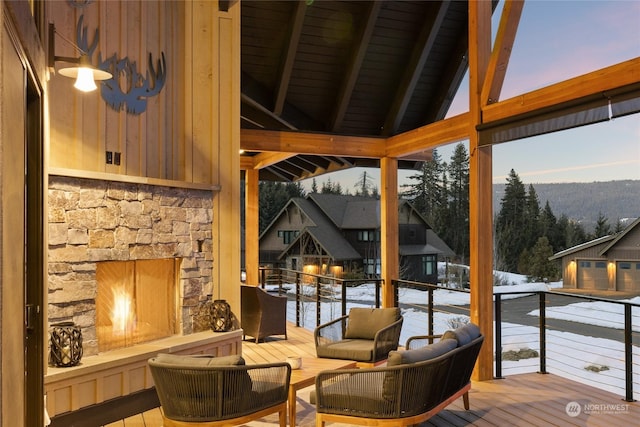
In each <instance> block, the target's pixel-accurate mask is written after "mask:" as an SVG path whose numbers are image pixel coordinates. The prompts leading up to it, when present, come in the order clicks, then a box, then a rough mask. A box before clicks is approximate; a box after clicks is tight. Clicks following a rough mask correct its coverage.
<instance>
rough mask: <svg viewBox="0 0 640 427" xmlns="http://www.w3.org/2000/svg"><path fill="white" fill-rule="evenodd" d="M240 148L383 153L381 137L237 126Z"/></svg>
mask: <svg viewBox="0 0 640 427" xmlns="http://www.w3.org/2000/svg"><path fill="white" fill-rule="evenodd" d="M240 148H241V149H242V150H245V151H275V152H280V153H295V154H313V155H320V156H322V155H327V156H341V157H374V158H380V157H383V156H384V155H385V140H384V138H373V137H366V136H345V135H333V134H322V133H308V132H285V131H267V130H258V129H240Z"/></svg>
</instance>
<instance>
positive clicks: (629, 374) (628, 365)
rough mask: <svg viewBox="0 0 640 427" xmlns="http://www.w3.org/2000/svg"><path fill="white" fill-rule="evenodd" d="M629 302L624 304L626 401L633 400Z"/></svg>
mask: <svg viewBox="0 0 640 427" xmlns="http://www.w3.org/2000/svg"><path fill="white" fill-rule="evenodd" d="M631 328H632V325H631V304H627V303H625V305H624V374H625V375H624V376H625V378H624V388H625V398H624V400H626V401H627V402H633V401H634V399H633V348H632V344H633V340H632V337H631Z"/></svg>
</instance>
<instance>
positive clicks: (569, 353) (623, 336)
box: [260, 268, 640, 401]
mask: <svg viewBox="0 0 640 427" xmlns="http://www.w3.org/2000/svg"><path fill="white" fill-rule="evenodd" d="M260 278H261V282H260V285H261V286H262V287H270V288H271V290H272V291H274V292H275V291H276V290H277V292H279V293H281V294H284V293H287V294H288V296H289V298H291V299H293V300H294V301H295V304H294V306H295V310H294V311H292V312H290V313H288V318H289V319H291V318H292V317H293V318H295V323H296V325H297V326H301V327H306V328H308V329H314V328H315V327H316V326H318V325H320V324H322V323H325V322H327V321H329V320H332V319H335V318H337V317H339V316H341V315H345V314H347V312H348V307H350V306H352V305H359V306H363V305H364V306H370V307H380V305H381V295H380V287H381V286H380V285H381V284H382V283H383V280H382V279H357V280H356V279H340V278H336V277H330V276H323V275H317V274H310V273H304V272H301V271H296V270H287V269H278V268H275V269H268V268H261V269H260ZM392 286H393V292H394V305H395V306H398V307H400V308H401V310H402V313H403V316H404V318H405V321H404V323H403V327H402V335H401V338H400V342H401V343H404V342H406V340H407V339H408V337H410V336H413V335H425V334H427V335H439V334H442V333H443V332H444V331H445V330H447V329H451V328H455V327H456V326H457V325H459V324H461V323H465V322H467V321H468V320H469V316H470V313H469V302H470V301H469V296H470V293H469V290H468V289H459V288H450V287H445V286H441V285H434V284H428V283H422V282H413V281H406V280H394V281H392ZM504 288H505V289H504V290H505V292H502V291H503V289H501V288H499V290H500V292H495V293H494V294H493V299H494V327H495V330H494V354H495V370H494V373H495V375H494V376H495V378H502V377H503V373H507V374H517V373H524V372H536V371H537V372H539V373H541V374H546V373H548V372H549V371H551V372H553V373H554V374H557V375H560V376H564V377H566V378H570V379H573V380H576V381H579V382H584V383H587V384H590V385H592V386H593V387H597V388H601V389H604V390H608V391H611V392H614V393H618V394H620V393H622V394H623V395H624V400H626V401H633V400H634V397H635V398H636V399H638V398H640V394H639V393H637V392H636V393H635V395H634V386H635V389H636V390H638V389H640V386H639V384H640V366H638V365H639V364H640V348H639V347H638V346H637V345H636V346H634V342H635V343H636V344H637V343H638V334H639V333H640V304H638V303H634V302H631V301H625V300H615V299H609V298H599V297H594V296H588V295H580V294H573V293H566V292H561V291H522V292H509V291H507V289H506V288H507V287H506V286H505V287H504ZM292 294H293V295H292ZM577 309H578V310H577ZM589 310H591V312H590V311H589ZM585 313H587V314H585ZM634 328H635V329H634Z"/></svg>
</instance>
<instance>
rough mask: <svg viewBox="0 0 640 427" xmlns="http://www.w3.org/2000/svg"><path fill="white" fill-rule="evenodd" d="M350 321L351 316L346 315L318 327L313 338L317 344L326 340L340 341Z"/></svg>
mask: <svg viewBox="0 0 640 427" xmlns="http://www.w3.org/2000/svg"><path fill="white" fill-rule="evenodd" d="M348 322H349V316H348V315H345V316H340V317H338V318H336V319H333V320H331V321H329V322H326V323H323V324H322V325H319V326H318V327H316V328H315V329H314V331H313V338H314V341H315V344H316V346H318V345H321V344H323V343H326V342H334V341H340V340H341V339H343V338H344V333H345V331H346V329H347V324H348Z"/></svg>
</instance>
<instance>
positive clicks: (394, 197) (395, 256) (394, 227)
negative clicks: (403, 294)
mask: <svg viewBox="0 0 640 427" xmlns="http://www.w3.org/2000/svg"><path fill="white" fill-rule="evenodd" d="M380 183H381V186H382V191H381V192H380V227H381V229H380V249H381V250H380V261H381V264H382V266H381V267H382V278H383V279H384V283H383V284H382V307H393V304H394V301H393V286H392V284H391V280H392V279H398V278H399V275H400V268H399V262H400V256H399V239H398V160H397V159H395V158H390V157H383V158H381V159H380Z"/></svg>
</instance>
